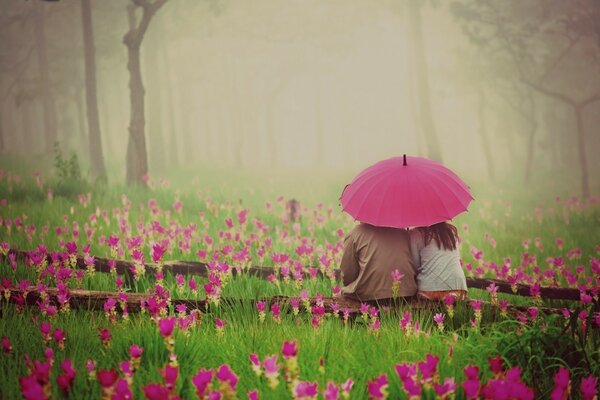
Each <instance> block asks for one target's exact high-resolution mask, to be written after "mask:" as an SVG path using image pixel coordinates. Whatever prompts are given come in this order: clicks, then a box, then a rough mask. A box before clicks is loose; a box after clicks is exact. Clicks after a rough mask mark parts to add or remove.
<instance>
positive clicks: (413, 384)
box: [402, 377, 421, 399]
mask: <svg viewBox="0 0 600 400" xmlns="http://www.w3.org/2000/svg"><path fill="white" fill-rule="evenodd" d="M402 387H403V389H404V391H405V392H406V394H408V397H409V398H411V399H412V398H415V397H416V398H420V397H421V385H420V384H419V383H418V382H417V379H416V377H408V378H406V379H405V380H403V381H402Z"/></svg>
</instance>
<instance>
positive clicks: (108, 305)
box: [104, 297, 117, 313]
mask: <svg viewBox="0 0 600 400" xmlns="http://www.w3.org/2000/svg"><path fill="white" fill-rule="evenodd" d="M116 305H117V301H116V300H115V299H113V298H112V297H110V298H108V299H106V301H105V302H104V312H105V313H108V312H112V311H114V308H115V306H116Z"/></svg>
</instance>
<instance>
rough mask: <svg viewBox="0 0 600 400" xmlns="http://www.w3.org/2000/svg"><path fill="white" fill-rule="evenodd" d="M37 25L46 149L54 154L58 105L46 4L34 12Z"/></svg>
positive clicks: (38, 6) (39, 6) (36, 36)
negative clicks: (47, 39)
mask: <svg viewBox="0 0 600 400" xmlns="http://www.w3.org/2000/svg"><path fill="white" fill-rule="evenodd" d="M34 18H35V25H34V36H35V48H36V51H37V60H38V70H39V74H40V86H41V88H40V89H41V93H42V107H43V111H44V132H45V134H46V136H45V138H44V139H45V151H46V153H47V154H52V153H53V151H54V142H56V106H55V104H54V96H53V95H52V90H51V88H50V66H49V63H48V52H47V43H46V23H45V22H46V21H45V19H46V18H45V16H44V5H43V4H38V5H37V7H36V10H35V13H34Z"/></svg>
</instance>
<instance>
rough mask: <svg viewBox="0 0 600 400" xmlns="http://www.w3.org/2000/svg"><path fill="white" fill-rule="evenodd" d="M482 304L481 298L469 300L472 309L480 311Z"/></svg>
mask: <svg viewBox="0 0 600 400" xmlns="http://www.w3.org/2000/svg"><path fill="white" fill-rule="evenodd" d="M482 305H483V302H482V301H481V300H471V307H472V308H473V311H480V310H481V306H482Z"/></svg>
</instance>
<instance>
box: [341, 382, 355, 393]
mask: <svg viewBox="0 0 600 400" xmlns="http://www.w3.org/2000/svg"><path fill="white" fill-rule="evenodd" d="M352 386H354V381H353V380H352V378H348V379H347V380H346V382H344V383H342V385H341V389H342V392H344V393H345V394H347V395H349V394H350V391H351V390H352Z"/></svg>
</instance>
